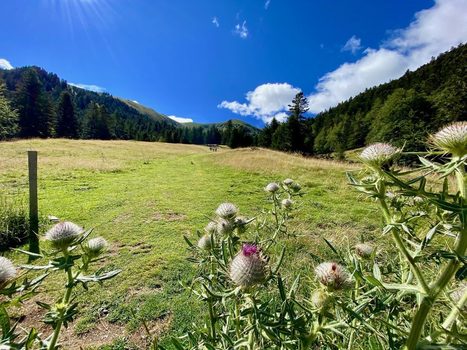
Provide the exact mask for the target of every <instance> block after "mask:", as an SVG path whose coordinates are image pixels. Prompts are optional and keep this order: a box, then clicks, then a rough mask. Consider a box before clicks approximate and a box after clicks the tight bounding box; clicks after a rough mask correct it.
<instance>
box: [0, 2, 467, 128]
mask: <svg viewBox="0 0 467 350" xmlns="http://www.w3.org/2000/svg"><path fill="white" fill-rule="evenodd" d="M0 6H1V10H2V14H3V16H2V21H0V33H1V38H0V67H4V68H9V67H20V66H25V65H37V66H40V67H43V68H45V69H46V70H48V71H50V72H54V73H56V74H58V75H59V76H60V77H62V78H63V79H66V80H67V81H68V82H70V83H74V84H82V85H83V86H84V85H87V88H90V89H102V90H103V91H106V92H109V93H111V94H112V95H115V96H120V97H125V98H128V99H131V100H136V101H138V102H139V103H142V104H144V105H147V106H150V107H152V108H154V109H155V110H157V111H159V112H162V113H164V114H167V115H172V116H177V117H184V118H190V119H193V120H194V121H196V122H214V121H222V120H226V119H229V118H240V119H243V120H246V121H248V122H251V123H253V124H255V125H258V126H260V125H262V124H263V122H265V121H266V122H267V121H268V120H270V118H272V117H273V116H276V117H277V118H279V119H281V118H283V117H284V115H285V114H284V110H285V108H286V106H287V103H289V101H290V100H291V97H293V95H294V94H295V93H296V92H298V91H300V90H301V91H303V92H304V93H305V94H306V95H307V96H308V97H309V98H310V106H311V111H312V112H313V113H317V112H319V111H321V110H324V109H326V108H329V107H330V106H333V105H335V104H336V103H337V102H339V101H342V100H345V99H347V98H348V97H350V96H353V95H355V94H357V93H358V92H360V91H362V90H364V89H365V88H366V87H370V86H373V85H375V84H379V83H382V82H385V81H388V80H390V79H394V78H396V77H398V76H400V75H401V74H403V73H404V72H405V71H406V70H407V69H416V68H417V67H418V66H420V65H421V64H423V63H425V62H427V61H429V59H430V58H431V57H432V56H436V55H438V54H439V53H441V52H443V51H445V50H447V49H449V48H450V47H451V46H454V45H457V44H459V43H461V42H466V41H467V21H466V20H465V19H466V18H467V0H437V1H426V0H425V1H421V0H410V1H407V0H391V1H387V0H384V1H380V0H358V1H349V0H335V1H330V0H315V1H305V0H304V1H298V0H289V1H286V0H244V1H219V0H199V1H191V0H190V1H188V0H185V1H181V0H170V1H158V0H2V3H1V5H0Z"/></svg>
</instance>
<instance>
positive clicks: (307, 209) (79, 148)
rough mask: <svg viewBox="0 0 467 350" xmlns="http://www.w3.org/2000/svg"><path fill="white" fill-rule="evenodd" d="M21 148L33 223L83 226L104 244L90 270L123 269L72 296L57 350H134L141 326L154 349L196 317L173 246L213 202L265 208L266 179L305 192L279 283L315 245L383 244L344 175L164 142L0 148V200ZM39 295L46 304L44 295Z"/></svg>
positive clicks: (13, 191)
mask: <svg viewBox="0 0 467 350" xmlns="http://www.w3.org/2000/svg"><path fill="white" fill-rule="evenodd" d="M29 149H36V150H38V151H39V186H40V187H39V199H40V211H41V213H42V214H44V215H49V214H51V215H55V216H57V217H59V218H61V219H66V220H70V221H74V222H76V223H79V224H81V225H84V226H85V227H94V228H95V235H101V236H103V237H105V238H106V239H107V240H108V241H109V243H110V245H111V247H110V250H109V252H108V254H107V255H106V258H105V259H102V261H101V262H100V264H101V265H102V267H104V268H106V269H111V268H121V269H123V272H122V274H121V275H119V276H118V277H116V278H115V279H113V280H111V281H108V282H106V283H105V284H104V287H92V291H91V293H88V294H86V296H85V297H83V296H81V297H80V298H81V299H83V300H82V301H84V302H83V303H82V304H81V305H82V307H81V309H80V313H79V316H78V319H77V320H76V321H75V322H74V324H73V325H72V326H71V327H69V328H68V330H67V331H66V332H65V333H64V338H63V339H64V340H65V342H64V345H65V349H76V348H78V344H80V345H81V346H85V347H86V346H87V347H91V346H93V347H94V348H98V347H100V346H101V347H102V348H106V349H124V348H129V345H128V344H136V347H142V346H143V344H144V339H143V334H144V333H143V331H142V326H141V319H146V320H148V322H149V325H150V327H152V328H153V329H154V330H155V331H156V332H157V333H158V334H161V335H162V337H163V342H167V339H168V337H169V336H173V335H180V334H183V333H184V331H186V330H187V329H188V328H190V327H191V326H192V323H193V322H197V320H199V319H200V317H201V316H202V314H203V312H204V310H201V309H200V304H199V303H198V302H197V301H196V297H195V296H194V295H190V294H189V293H188V292H187V291H186V290H185V289H184V288H182V286H181V285H180V282H182V283H184V284H189V283H190V282H191V280H192V278H193V276H194V269H193V268H192V266H191V264H190V263H189V262H188V261H187V260H186V258H187V257H188V255H189V254H188V252H187V250H186V243H185V242H184V240H183V238H182V236H183V235H184V234H186V235H188V236H190V237H192V238H195V237H196V235H195V232H196V230H197V229H202V228H203V227H204V226H205V224H206V223H207V218H206V216H211V215H212V213H213V211H214V210H215V208H216V207H217V205H218V204H220V203H221V202H225V201H230V202H232V203H235V204H237V205H238V207H239V208H240V211H241V213H242V214H244V215H245V216H253V215H254V214H255V213H257V211H258V209H259V208H262V207H265V206H269V203H267V201H266V194H265V192H264V191H263V188H264V186H265V185H266V184H267V183H268V182H270V181H280V180H282V179H285V178H287V177H290V178H293V179H295V180H297V181H298V182H299V183H301V185H302V186H303V190H304V192H305V195H304V196H303V198H302V199H301V204H300V207H299V208H298V210H297V213H296V217H295V218H294V219H293V225H292V227H293V229H294V230H295V232H296V234H297V237H295V238H290V239H288V240H287V241H286V246H287V260H286V265H285V266H284V267H283V274H284V277H285V278H286V279H287V278H288V276H290V275H291V274H293V273H295V272H300V273H302V274H303V275H304V277H305V280H306V278H308V277H310V278H312V274H311V271H312V269H313V267H314V266H315V265H316V263H317V262H318V260H320V259H321V258H325V257H326V256H327V255H330V254H331V252H330V251H329V248H328V247H327V245H326V244H325V243H324V241H323V237H325V238H327V239H328V240H330V241H332V242H333V243H334V244H336V245H337V246H347V244H349V243H350V244H353V243H355V242H357V241H358V239H359V238H360V236H364V237H365V239H366V240H368V241H370V242H371V241H373V242H374V241H378V240H379V241H381V242H384V240H385V239H386V238H384V237H381V235H380V234H379V232H380V231H379V218H380V216H379V213H378V211H377V208H376V206H375V205H374V204H372V203H371V202H368V201H364V200H362V198H358V195H357V194H356V193H355V191H354V190H353V189H352V188H351V187H350V186H348V185H347V181H346V178H345V173H344V172H345V170H347V169H348V168H349V167H351V168H352V169H356V168H357V166H355V165H349V164H344V163H338V162H331V161H324V160H314V159H306V158H303V157H301V156H294V155H288V154H283V153H279V152H275V151H270V150H264V149H257V150H251V149H239V150H226V149H221V150H219V152H217V153H212V152H209V149H207V148H206V147H203V146H189V145H176V144H175V145H174V144H164V143H146V142H132V141H71V140H62V139H55V140H23V141H16V142H3V143H0V165H1V166H0V191H4V192H7V193H8V194H9V195H11V196H15V197H24V196H25V193H26V190H27V168H26V164H27V162H26V151H27V150H29ZM383 246H384V245H383ZM317 256H318V257H319V258H317ZM14 259H15V260H16V261H17V262H24V258H23V257H19V256H14ZM48 287H49V289H50V293H51V294H52V295H54V292H53V290H54V286H53V285H48ZM84 298H85V299H84ZM31 311H32V312H33V313H34V315H33V317H30V316H26V318H25V319H23V321H22V322H23V324H24V325H32V324H34V325H40V321H39V319H40V317H41V311H40V310H39V308H38V307H37V306H36V305H35V304H34V303H33V302H28V303H26V304H25V305H24V306H23V308H19V309H18V310H17V311H16V313H17V317H20V316H21V315H29V314H30V313H31ZM133 313H134V314H133ZM90 330H93V331H92V332H89V331H90ZM41 331H43V332H44V333H45V334H48V333H49V332H50V329H49V328H47V327H45V326H41ZM108 344H113V345H112V347H110V346H109V347H104V345H108Z"/></svg>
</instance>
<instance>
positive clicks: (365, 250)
mask: <svg viewBox="0 0 467 350" xmlns="http://www.w3.org/2000/svg"><path fill="white" fill-rule="evenodd" d="M354 248H355V253H357V255H358V256H359V257H361V258H369V257H370V256H371V254H373V251H374V249H373V247H372V246H371V245H369V244H366V243H359V244H357V245H355V247H354Z"/></svg>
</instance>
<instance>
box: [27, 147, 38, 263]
mask: <svg viewBox="0 0 467 350" xmlns="http://www.w3.org/2000/svg"><path fill="white" fill-rule="evenodd" d="M28 170H29V251H30V252H32V253H39V207H38V200H37V151H28ZM29 260H32V259H31V257H29Z"/></svg>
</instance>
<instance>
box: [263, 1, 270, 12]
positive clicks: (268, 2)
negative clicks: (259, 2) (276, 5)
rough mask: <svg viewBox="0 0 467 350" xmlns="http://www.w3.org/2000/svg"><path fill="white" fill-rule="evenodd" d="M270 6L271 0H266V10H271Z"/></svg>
mask: <svg viewBox="0 0 467 350" xmlns="http://www.w3.org/2000/svg"><path fill="white" fill-rule="evenodd" d="M269 5H271V0H266V2H265V3H264V9H265V10H267V9H268V8H269Z"/></svg>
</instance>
